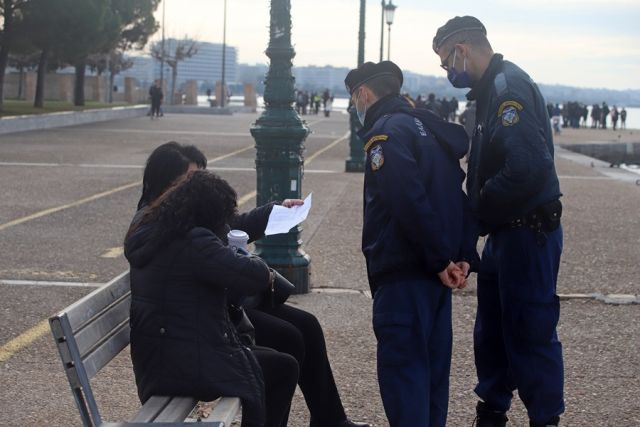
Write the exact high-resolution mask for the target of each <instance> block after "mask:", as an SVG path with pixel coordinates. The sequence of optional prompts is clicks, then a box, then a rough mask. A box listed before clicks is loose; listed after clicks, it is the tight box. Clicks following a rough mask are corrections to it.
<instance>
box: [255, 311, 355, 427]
mask: <svg viewBox="0 0 640 427" xmlns="http://www.w3.org/2000/svg"><path fill="white" fill-rule="evenodd" d="M246 312H247V316H248V317H249V319H250V320H251V323H253V326H254V328H255V332H256V344H258V345H260V346H264V347H270V348H273V349H275V350H277V351H279V352H282V353H287V354H289V355H291V356H293V357H294V358H295V359H296V360H297V361H298V365H299V366H300V375H299V377H298V385H299V386H300V390H301V391H302V394H303V396H304V399H305V401H306V403H307V407H308V408H309V413H310V414H311V425H312V426H322V427H331V426H333V425H336V424H338V423H340V422H342V421H344V420H346V418H347V416H346V415H345V412H344V408H343V406H342V401H341V400H340V395H339V394H338V388H337V387H336V383H335V380H334V378H333V372H332V370H331V365H330V363H329V358H328V356H327V348H326V344H325V339H324V334H323V332H322V327H321V326H320V323H319V322H318V319H316V317H315V316H314V315H313V314H311V313H308V312H306V311H304V310H300V309H298V308H295V307H292V306H290V305H286V304H281V305H277V306H276V307H273V308H271V307H268V308H261V309H259V310H258V309H247V310H246ZM285 425H286V424H285Z"/></svg>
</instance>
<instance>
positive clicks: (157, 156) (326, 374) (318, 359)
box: [134, 142, 369, 427]
mask: <svg viewBox="0 0 640 427" xmlns="http://www.w3.org/2000/svg"><path fill="white" fill-rule="evenodd" d="M206 167H207V158H206V157H205V156H204V154H203V153H202V152H201V151H200V150H199V149H198V148H196V147H194V146H191V145H186V146H185V145H181V144H178V143H177V142H168V143H165V144H162V145H160V146H159V147H157V148H156V149H155V150H154V151H153V152H152V153H151V155H150V156H149V158H148V160H147V164H146V167H145V170H144V177H143V188H142V196H141V197H140V201H139V202H138V209H139V211H138V213H136V217H138V216H139V215H140V214H141V212H143V211H144V209H143V208H144V206H146V205H148V204H149V203H152V202H153V201H154V200H155V199H156V198H157V197H159V196H160V195H161V194H162V193H163V192H164V191H166V189H167V188H169V187H170V186H171V184H172V182H173V181H174V180H176V179H179V177H180V176H182V175H183V174H185V173H187V172H188V171H193V170H199V169H200V170H201V169H205V168H206ZM274 204H275V203H269V204H266V205H264V206H260V207H257V208H255V209H253V210H251V211H249V212H246V213H243V214H235V215H234V216H233V217H232V218H231V219H230V220H229V223H228V225H227V224H224V225H223V226H221V227H220V229H219V230H217V231H216V233H217V235H218V236H219V238H220V239H221V240H222V241H224V242H225V243H226V236H227V231H228V230H229V229H231V228H232V229H239V230H243V231H245V232H246V233H247V234H248V235H249V241H250V242H252V241H254V240H258V239H260V238H262V237H263V236H264V230H265V228H266V226H267V222H268V219H269V215H270V213H271V210H272V209H273V206H274ZM297 204H302V200H290V199H288V200H285V201H283V202H282V205H283V206H286V207H291V206H295V205H297ZM135 220H136V219H135V218H134V221H135ZM246 312H247V315H248V317H249V319H250V321H251V323H252V324H253V326H254V327H255V342H256V344H258V345H259V346H264V347H269V348H272V349H275V350H277V351H279V352H283V353H287V354H289V355H291V356H293V357H294V358H295V359H296V361H297V362H298V365H299V367H300V375H299V378H298V385H299V386H300V389H301V390H302V394H303V395H304V398H305V401H306V403H307V407H308V408H309V413H310V415H311V427H368V426H369V424H362V423H354V422H352V421H349V420H348V419H347V416H346V414H345V411H344V407H343V405H342V401H341V399H340V395H339V393H338V389H337V387H336V383H335V380H334V377H333V371H332V369H331V365H330V363H329V358H328V356H327V349H326V344H325V339H324V334H323V332H322V327H321V326H320V323H319V322H318V319H316V317H315V316H314V315H312V314H311V313H308V312H306V311H304V310H300V309H298V308H295V307H292V306H290V305H287V304H280V305H276V306H275V307H272V306H271V305H270V304H263V305H261V306H259V307H255V308H249V309H247V310H246ZM284 425H286V421H285V424H284Z"/></svg>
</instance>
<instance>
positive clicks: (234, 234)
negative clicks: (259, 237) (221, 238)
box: [227, 230, 249, 239]
mask: <svg viewBox="0 0 640 427" xmlns="http://www.w3.org/2000/svg"><path fill="white" fill-rule="evenodd" d="M227 237H228V238H236V239H244V238H247V239H248V238H249V235H248V234H247V233H245V232H244V231H242V230H231V231H229V233H227Z"/></svg>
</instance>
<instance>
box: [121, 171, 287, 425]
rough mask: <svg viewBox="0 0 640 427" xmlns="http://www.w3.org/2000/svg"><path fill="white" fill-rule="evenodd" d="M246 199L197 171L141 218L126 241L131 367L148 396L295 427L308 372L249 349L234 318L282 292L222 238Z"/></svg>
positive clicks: (248, 421)
mask: <svg viewBox="0 0 640 427" xmlns="http://www.w3.org/2000/svg"><path fill="white" fill-rule="evenodd" d="M236 206H237V202H236V193H235V191H234V190H233V189H232V188H231V187H230V186H229V184H228V183H227V182H226V181H225V180H223V179H221V178H220V177H218V176H216V175H214V174H212V173H210V172H207V171H195V172H193V173H190V174H189V175H183V176H182V177H181V178H180V179H178V180H177V182H176V183H174V185H173V186H172V187H171V188H169V189H168V190H166V191H165V192H164V193H163V194H161V195H159V196H158V197H157V198H156V199H155V200H154V201H153V202H152V203H151V204H149V205H147V206H146V207H145V209H143V210H142V211H140V214H139V215H138V217H137V219H136V220H135V221H134V222H133V223H132V225H131V228H130V229H129V231H128V232H127V236H126V238H125V255H126V257H127V260H128V261H129V263H130V266H131V272H130V278H131V359H132V362H133V369H134V373H135V378H136V384H137V387H138V395H139V397H140V400H141V401H142V402H145V401H146V400H147V399H148V398H149V397H151V396H153V395H172V396H192V397H195V398H197V399H200V400H204V401H210V400H214V399H216V398H218V397H220V396H238V397H240V398H241V400H242V409H243V412H242V426H243V427H257V426H263V425H264V426H269V427H282V426H285V425H286V422H287V421H286V420H287V417H288V412H289V407H290V404H291V398H292V397H293V392H294V390H295V386H296V381H297V379H298V363H297V362H296V360H295V359H294V358H293V357H292V356H290V355H288V354H286V353H280V352H277V351H275V350H272V349H266V348H260V347H253V348H251V349H250V348H249V347H247V346H245V345H244V344H243V343H242V342H241V339H240V337H239V336H238V333H237V331H236V328H235V327H234V325H233V324H232V322H231V320H230V318H229V314H228V295H229V294H230V293H234V294H235V295H242V296H249V295H254V294H258V293H261V292H267V291H268V290H269V289H270V288H271V289H272V288H273V281H274V278H275V273H274V272H273V271H272V270H270V269H269V267H268V266H267V265H266V264H265V263H264V262H263V261H262V260H261V259H259V258H257V257H253V256H247V255H243V254H239V253H237V252H236V251H234V250H233V249H231V248H229V247H228V246H227V245H226V244H225V243H224V242H222V241H221V240H220V239H219V238H218V236H216V234H215V230H218V229H220V228H221V227H224V226H225V225H226V224H227V223H228V222H229V220H230V218H232V217H233V216H234V215H235V214H236Z"/></svg>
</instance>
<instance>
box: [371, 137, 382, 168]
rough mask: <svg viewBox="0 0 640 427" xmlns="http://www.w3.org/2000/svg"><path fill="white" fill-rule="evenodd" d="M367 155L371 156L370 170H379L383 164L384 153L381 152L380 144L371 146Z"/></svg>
mask: <svg viewBox="0 0 640 427" xmlns="http://www.w3.org/2000/svg"><path fill="white" fill-rule="evenodd" d="M369 157H370V158H371V170H372V171H374V172H375V171H377V170H379V169H380V168H381V167H382V165H384V153H383V152H382V146H381V145H380V144H378V145H376V146H375V147H373V148H372V149H371V153H370V154H369Z"/></svg>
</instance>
